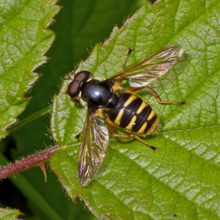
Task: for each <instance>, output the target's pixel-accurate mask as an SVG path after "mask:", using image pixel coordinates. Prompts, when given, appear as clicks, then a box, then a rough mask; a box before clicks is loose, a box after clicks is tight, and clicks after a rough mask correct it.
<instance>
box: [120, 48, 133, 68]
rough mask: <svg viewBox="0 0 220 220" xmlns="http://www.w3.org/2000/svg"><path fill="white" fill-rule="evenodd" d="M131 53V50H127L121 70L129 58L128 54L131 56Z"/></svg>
mask: <svg viewBox="0 0 220 220" xmlns="http://www.w3.org/2000/svg"><path fill="white" fill-rule="evenodd" d="M132 51H133V49H131V48H128V54H127V55H126V57H125V59H124V62H123V63H122V69H124V68H125V64H126V62H127V60H128V58H129V56H130V54H131V52H132Z"/></svg>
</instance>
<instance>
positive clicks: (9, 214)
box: [0, 208, 22, 220]
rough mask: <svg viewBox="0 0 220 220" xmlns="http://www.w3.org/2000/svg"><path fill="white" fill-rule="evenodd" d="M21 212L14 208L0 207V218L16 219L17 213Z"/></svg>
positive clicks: (4, 219)
mask: <svg viewBox="0 0 220 220" xmlns="http://www.w3.org/2000/svg"><path fill="white" fill-rule="evenodd" d="M21 214H22V213H21V212H19V211H18V210H15V209H8V208H7V209H2V208H0V220H16V219H18V218H17V217H18V215H21Z"/></svg>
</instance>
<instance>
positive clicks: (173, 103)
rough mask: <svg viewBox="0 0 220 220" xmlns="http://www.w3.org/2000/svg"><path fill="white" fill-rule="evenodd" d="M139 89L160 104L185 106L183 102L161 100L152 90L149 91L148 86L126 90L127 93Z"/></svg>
mask: <svg viewBox="0 0 220 220" xmlns="http://www.w3.org/2000/svg"><path fill="white" fill-rule="evenodd" d="M141 89H147V90H148V91H149V92H150V93H151V94H152V95H153V96H154V97H156V99H157V102H158V103H160V104H170V105H186V101H183V102H170V101H165V100H161V98H160V96H159V95H158V94H157V93H156V92H155V91H154V90H153V89H151V88H150V87H148V86H142V87H133V88H130V89H129V90H127V91H130V92H136V91H138V90H141Z"/></svg>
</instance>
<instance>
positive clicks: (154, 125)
mask: <svg viewBox="0 0 220 220" xmlns="http://www.w3.org/2000/svg"><path fill="white" fill-rule="evenodd" d="M158 124H159V118H158V117H157V118H156V120H155V122H154V123H153V124H152V125H151V127H150V128H149V130H148V131H147V132H146V134H150V133H152V132H153V131H154V130H155V128H156V127H157V125H158Z"/></svg>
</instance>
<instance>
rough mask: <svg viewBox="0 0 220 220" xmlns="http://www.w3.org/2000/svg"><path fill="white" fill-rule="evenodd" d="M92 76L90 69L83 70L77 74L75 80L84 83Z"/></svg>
mask: <svg viewBox="0 0 220 220" xmlns="http://www.w3.org/2000/svg"><path fill="white" fill-rule="evenodd" d="M90 77H91V73H90V72H89V71H81V72H78V73H77V74H76V75H75V77H74V81H76V82H78V83H82V82H86V81H87V80H88V79H89V78H90Z"/></svg>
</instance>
